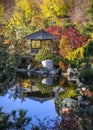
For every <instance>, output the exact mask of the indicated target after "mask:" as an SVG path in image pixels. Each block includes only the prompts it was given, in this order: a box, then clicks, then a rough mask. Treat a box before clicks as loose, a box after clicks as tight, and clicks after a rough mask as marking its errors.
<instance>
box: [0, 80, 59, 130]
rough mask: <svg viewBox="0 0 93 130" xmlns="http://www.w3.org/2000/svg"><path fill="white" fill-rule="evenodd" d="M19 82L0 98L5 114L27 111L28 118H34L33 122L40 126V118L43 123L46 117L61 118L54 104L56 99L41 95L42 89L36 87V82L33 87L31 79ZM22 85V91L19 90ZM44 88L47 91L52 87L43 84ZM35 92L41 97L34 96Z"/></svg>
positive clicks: (0, 104) (0, 105)
mask: <svg viewBox="0 0 93 130" xmlns="http://www.w3.org/2000/svg"><path fill="white" fill-rule="evenodd" d="M39 80H40V79H39ZM39 80H37V81H39ZM19 81H21V82H18V81H17V82H16V84H15V85H12V87H11V88H10V89H9V90H8V91H7V93H6V94H4V95H3V96H2V95H1V96H0V107H2V108H3V111H4V112H5V113H11V112H12V111H13V110H20V109H23V110H26V111H27V116H28V117H31V118H32V121H31V122H32V123H33V124H34V125H38V121H37V119H36V117H38V118H39V119H40V120H41V121H42V122H43V121H44V119H45V118H46V117H48V118H49V119H55V118H56V117H58V116H59V115H58V113H57V111H56V106H55V103H54V101H55V99H54V97H51V96H50V95H51V94H48V96H44V94H42V93H40V89H39V88H38V87H37V86H35V83H36V81H35V83H34V85H32V86H31V82H32V80H31V79H27V80H26V79H22V78H21V79H20V80H19ZM40 83H41V82H40ZM20 84H21V89H19V87H20ZM41 85H42V83H41ZM43 87H45V89H46V87H50V86H46V85H45V86H44V84H43V86H42V89H44V88H43ZM49 89H50V88H49ZM24 90H25V91H24ZM27 90H29V91H27ZM43 91H44V90H43ZM45 91H46V90H45ZM24 92H25V94H24ZM35 92H37V93H38V92H39V95H36V94H34V93H35ZM48 93H49V92H48ZM24 95H25V96H24ZM28 95H29V96H28ZM45 95H46V94H45ZM50 125H53V124H50ZM29 128H30V126H28V128H27V129H28V130H29Z"/></svg>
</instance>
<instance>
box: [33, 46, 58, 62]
mask: <svg viewBox="0 0 93 130" xmlns="http://www.w3.org/2000/svg"><path fill="white" fill-rule="evenodd" d="M47 59H52V60H54V63H57V62H58V58H57V57H56V56H55V55H54V54H53V53H52V52H51V51H50V50H49V49H47V48H42V49H40V51H39V52H38V53H37V54H36V56H35V61H37V62H41V61H43V60H47Z"/></svg>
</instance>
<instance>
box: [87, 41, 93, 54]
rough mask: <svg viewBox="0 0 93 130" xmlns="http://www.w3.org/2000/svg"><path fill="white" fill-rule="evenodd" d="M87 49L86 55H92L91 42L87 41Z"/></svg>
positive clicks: (92, 43)
mask: <svg viewBox="0 0 93 130" xmlns="http://www.w3.org/2000/svg"><path fill="white" fill-rule="evenodd" d="M87 49H88V55H90V56H91V55H93V40H89V44H88V46H87Z"/></svg>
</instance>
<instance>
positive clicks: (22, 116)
mask: <svg viewBox="0 0 93 130" xmlns="http://www.w3.org/2000/svg"><path fill="white" fill-rule="evenodd" d="M26 113H27V112H26V111H24V110H19V111H18V114H17V111H12V112H11V113H10V114H9V113H8V114H6V113H4V112H2V108H1V109H0V115H1V117H0V128H1V129H2V130H5V129H24V127H25V126H27V125H28V124H29V123H30V121H31V118H29V117H26ZM11 119H12V120H11Z"/></svg>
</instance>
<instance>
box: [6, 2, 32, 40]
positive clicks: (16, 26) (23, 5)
mask: <svg viewBox="0 0 93 130" xmlns="http://www.w3.org/2000/svg"><path fill="white" fill-rule="evenodd" d="M15 3H16V5H15V9H14V13H13V15H12V17H11V18H10V21H9V24H8V26H7V28H8V29H9V31H10V33H11V34H12V35H11V36H13V35H14V36H15V37H16V38H19V37H20V35H22V36H23V35H24V33H25V31H27V29H28V28H27V27H28V25H29V24H30V23H31V19H32V16H33V6H32V4H31V2H30V1H29V0H20V1H17V0H16V1H15Z"/></svg>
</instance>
